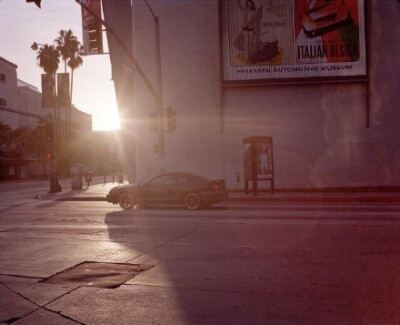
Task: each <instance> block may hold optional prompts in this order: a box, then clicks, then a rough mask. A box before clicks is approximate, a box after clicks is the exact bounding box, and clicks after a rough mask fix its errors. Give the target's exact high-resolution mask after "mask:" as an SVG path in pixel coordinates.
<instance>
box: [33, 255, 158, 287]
mask: <svg viewBox="0 0 400 325" xmlns="http://www.w3.org/2000/svg"><path fill="white" fill-rule="evenodd" d="M152 267H153V265H142V264H122V263H103V262H90V261H86V262H83V263H80V264H78V265H76V266H74V267H72V268H69V269H67V270H65V271H62V272H60V273H57V274H55V275H53V276H51V277H49V278H47V279H44V280H42V281H41V282H43V283H50V284H68V285H78V286H83V287H99V288H118V287H119V286H120V285H122V284H124V283H125V282H126V281H128V280H130V279H132V278H134V277H135V276H136V275H138V274H139V273H141V272H144V271H147V270H149V269H151V268H152Z"/></svg>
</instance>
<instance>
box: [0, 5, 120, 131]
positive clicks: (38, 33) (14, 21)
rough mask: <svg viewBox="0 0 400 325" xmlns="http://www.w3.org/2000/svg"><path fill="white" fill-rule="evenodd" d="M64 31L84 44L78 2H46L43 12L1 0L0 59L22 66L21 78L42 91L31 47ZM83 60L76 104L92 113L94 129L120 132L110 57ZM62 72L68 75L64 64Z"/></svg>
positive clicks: (76, 82)
mask: <svg viewBox="0 0 400 325" xmlns="http://www.w3.org/2000/svg"><path fill="white" fill-rule="evenodd" d="M62 29H64V30H68V29H71V30H72V32H73V33H74V35H75V36H77V37H78V40H79V41H80V42H81V43H82V20H81V8H80V6H79V5H78V4H77V3H76V2H75V0H42V2H41V9H39V8H38V7H37V6H36V5H35V4H34V3H26V1H25V0H0V56H1V57H3V58H5V59H6V60H7V61H10V62H12V63H14V64H16V65H17V66H18V68H17V77H18V79H20V80H22V81H24V82H27V83H29V84H31V85H33V86H35V87H37V88H38V90H39V91H41V74H42V73H44V72H43V70H42V69H41V68H40V67H39V66H38V65H37V60H36V56H37V54H36V52H35V51H33V50H32V49H31V45H32V43H33V42H37V43H39V44H52V43H53V41H54V39H56V38H57V37H58V33H59V31H60V30H62ZM103 36H104V38H105V33H103ZM105 52H107V50H106V49H105ZM83 60H84V62H83V65H82V66H81V67H79V68H78V69H76V70H75V72H74V88H73V95H72V102H73V104H74V105H75V106H76V107H77V108H78V109H79V110H81V111H83V112H86V113H89V114H92V120H93V129H94V130H111V129H118V128H119V119H118V110H117V104H116V98H115V91H114V83H113V81H112V80H111V64H110V57H109V55H107V54H104V55H90V56H84V57H83ZM58 72H64V64H63V62H62V61H61V62H60V66H59V70H58Z"/></svg>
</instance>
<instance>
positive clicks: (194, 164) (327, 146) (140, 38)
mask: <svg viewBox="0 0 400 325" xmlns="http://www.w3.org/2000/svg"><path fill="white" fill-rule="evenodd" d="M151 5H152V7H153V10H154V12H155V13H156V14H157V15H159V16H160V30H161V52H162V74H163V89H164V102H165V105H164V107H165V108H166V107H172V108H173V109H175V110H176V112H177V117H178V129H177V131H176V132H174V133H173V134H167V135H166V137H165V139H166V164H167V169H168V170H185V171H192V172H196V173H199V174H202V175H204V176H208V177H219V176H221V177H225V178H226V180H227V184H228V187H229V188H232V189H235V188H236V189H239V188H243V144H242V141H243V138H244V137H247V136H250V135H268V136H272V137H273V141H274V159H275V185H276V187H277V188H282V189H285V188H315V187H347V186H350V187H353V186H398V185H400V167H399V164H398V162H399V161H400V150H399V149H398V148H399V144H400V130H399V127H398V125H399V122H400V113H399V110H398V107H399V106H400V105H399V104H400V97H399V92H398V85H399V81H400V80H399V79H400V74H399V73H398V71H399V68H400V64H399V56H398V53H399V50H400V49H399V42H395V41H394V40H397V39H399V36H400V30H399V25H398V24H397V23H396V22H397V19H398V17H399V14H400V3H399V2H398V1H394V0H393V1H392V0H387V1H379V0H372V1H368V5H367V7H368V15H367V29H368V34H367V38H368V42H369V44H370V45H369V51H368V54H369V58H370V66H369V75H370V112H369V127H367V87H368V83H366V82H350V83H328V84H322V83H313V84H301V83H299V84H296V85H289V84H279V85H275V86H271V85H246V86H230V87H228V86H222V84H221V79H220V71H221V68H220V39H219V15H218V1H213V0H203V1H196V0H186V1H182V0H171V1H161V0H158V1H156V0H155V1H152V3H151ZM133 12H134V31H135V34H134V51H135V55H136V57H137V59H138V61H139V62H140V64H141V65H142V67H143V69H144V70H145V71H146V73H147V74H148V75H149V76H150V78H151V80H152V81H153V82H155V70H154V67H155V64H154V63H155V56H154V22H153V20H152V18H151V16H150V15H149V12H148V9H147V8H146V7H145V5H144V4H142V3H141V2H135V7H134V11H133ZM135 92H136V94H137V98H138V99H137V101H136V102H135V110H136V112H137V121H138V122H137V125H136V126H135V129H136V131H137V136H136V137H137V157H138V158H137V168H138V175H140V176H139V178H140V177H141V178H146V177H148V176H150V175H151V174H154V173H156V172H157V163H156V162H157V156H156V155H155V154H154V153H153V152H152V145H153V144H154V143H155V142H156V140H157V138H156V134H155V133H152V132H151V131H150V130H149V127H148V114H149V112H150V111H152V110H154V109H155V108H156V106H155V103H154V100H153V99H152V98H151V97H150V95H149V93H148V92H147V91H146V89H145V87H144V86H143V83H142V82H141V81H140V78H136V84H135ZM238 173H239V176H240V177H239V181H238V178H237V174H238ZM266 185H267V184H266Z"/></svg>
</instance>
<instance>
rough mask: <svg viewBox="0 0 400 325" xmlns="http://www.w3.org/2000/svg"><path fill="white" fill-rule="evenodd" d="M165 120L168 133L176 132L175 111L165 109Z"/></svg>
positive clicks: (169, 108)
mask: <svg viewBox="0 0 400 325" xmlns="http://www.w3.org/2000/svg"><path fill="white" fill-rule="evenodd" d="M167 120H168V123H167V125H168V132H170V133H172V132H173V131H175V130H176V128H177V125H176V111H175V110H173V109H172V108H171V107H168V108H167Z"/></svg>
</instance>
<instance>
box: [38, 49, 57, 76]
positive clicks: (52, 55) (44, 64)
mask: <svg viewBox="0 0 400 325" xmlns="http://www.w3.org/2000/svg"><path fill="white" fill-rule="evenodd" d="M36 59H37V63H38V66H39V67H41V68H42V69H43V70H44V72H46V73H47V74H50V75H52V76H54V75H55V73H56V71H57V70H58V65H59V63H60V52H59V51H58V50H57V49H56V47H55V46H54V45H48V44H45V45H43V46H41V47H39V48H38V50H37V57H36Z"/></svg>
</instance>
